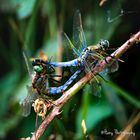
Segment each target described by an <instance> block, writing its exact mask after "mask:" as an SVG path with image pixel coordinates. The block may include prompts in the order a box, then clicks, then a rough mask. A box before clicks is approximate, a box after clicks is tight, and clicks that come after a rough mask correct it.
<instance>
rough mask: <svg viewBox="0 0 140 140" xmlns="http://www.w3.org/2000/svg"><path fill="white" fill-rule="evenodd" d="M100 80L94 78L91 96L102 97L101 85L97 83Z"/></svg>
mask: <svg viewBox="0 0 140 140" xmlns="http://www.w3.org/2000/svg"><path fill="white" fill-rule="evenodd" d="M97 80H99V79H97V76H96V77H94V78H93V79H92V80H91V81H90V92H91V94H93V95H95V96H98V97H101V89H102V87H101V83H100V82H99V81H97Z"/></svg>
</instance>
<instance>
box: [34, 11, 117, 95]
mask: <svg viewBox="0 0 140 140" xmlns="http://www.w3.org/2000/svg"><path fill="white" fill-rule="evenodd" d="M63 44H64V46H65V48H67V47H69V46H70V47H69V48H70V49H71V50H72V51H73V53H74V55H75V59H73V60H71V61H67V62H49V63H50V65H51V66H53V67H70V68H71V67H77V68H78V69H79V70H77V71H76V72H75V73H74V74H73V75H72V76H71V77H70V79H69V80H68V81H67V82H66V83H65V84H64V85H63V86H61V87H52V88H51V87H50V89H51V90H48V89H44V93H49V94H52V93H53V94H58V93H60V92H62V91H64V90H66V89H67V88H68V86H69V85H70V84H71V83H72V82H73V80H74V79H76V77H78V75H79V74H80V73H81V72H82V71H83V70H84V71H85V72H89V71H91V69H92V68H93V67H95V65H96V64H97V63H98V62H99V61H101V60H103V59H105V57H106V56H108V54H107V53H106V50H107V49H108V48H109V41H108V40H105V39H102V40H100V41H99V43H98V44H97V45H92V46H87V43H86V38H85V35H84V31H83V28H82V20H81V14H80V11H79V10H77V11H76V12H75V15H74V20H73V42H71V40H70V39H69V38H68V36H67V35H66V34H65V33H64V37H63ZM33 63H34V65H35V64H36V60H35V61H34V62H33ZM43 63H44V64H45V63H46V65H48V62H43ZM106 63H107V62H106ZM118 68H119V65H118V61H117V60H115V61H114V63H112V64H111V65H109V64H108V67H107V68H106V69H105V70H104V73H111V72H115V71H117V70H118ZM94 77H95V76H94ZM95 79H96V81H97V83H98V84H96V87H98V86H97V85H100V84H99V81H98V80H97V78H96V77H95ZM67 83H69V84H67ZM60 89H61V90H60Z"/></svg>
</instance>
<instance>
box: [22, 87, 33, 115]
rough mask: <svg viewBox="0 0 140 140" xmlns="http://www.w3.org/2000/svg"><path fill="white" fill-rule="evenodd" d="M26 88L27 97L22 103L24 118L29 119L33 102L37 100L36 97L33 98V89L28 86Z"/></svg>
mask: <svg viewBox="0 0 140 140" xmlns="http://www.w3.org/2000/svg"><path fill="white" fill-rule="evenodd" d="M26 88H27V96H26V97H25V99H24V100H23V101H22V102H20V105H21V108H22V115H23V116H24V117H27V116H28V115H29V114H30V112H31V106H32V102H33V100H34V99H35V96H33V95H35V94H33V93H32V87H31V86H26Z"/></svg>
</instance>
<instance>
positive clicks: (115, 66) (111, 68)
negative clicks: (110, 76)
mask: <svg viewBox="0 0 140 140" xmlns="http://www.w3.org/2000/svg"><path fill="white" fill-rule="evenodd" d="M118 69H119V63H118V61H117V60H116V61H114V62H113V63H112V64H111V65H108V66H107V68H106V69H104V73H106V74H107V73H113V72H116V71H117V70H118Z"/></svg>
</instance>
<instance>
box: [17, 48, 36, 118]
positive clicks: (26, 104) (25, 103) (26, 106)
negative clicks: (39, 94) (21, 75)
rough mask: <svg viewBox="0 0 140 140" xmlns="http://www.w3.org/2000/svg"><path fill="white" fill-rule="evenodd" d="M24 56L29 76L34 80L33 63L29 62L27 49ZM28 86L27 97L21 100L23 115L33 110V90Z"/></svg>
mask: <svg viewBox="0 0 140 140" xmlns="http://www.w3.org/2000/svg"><path fill="white" fill-rule="evenodd" d="M23 57H24V60H25V64H26V67H27V70H28V74H29V77H30V80H32V70H31V65H30V63H29V58H28V55H27V52H25V50H24V51H23ZM26 88H27V96H26V97H25V99H24V100H22V101H21V102H20V105H21V109H22V115H23V116H25V117H27V116H28V115H29V114H30V112H31V106H32V101H33V98H34V97H33V96H34V95H33V92H32V86H26Z"/></svg>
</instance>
